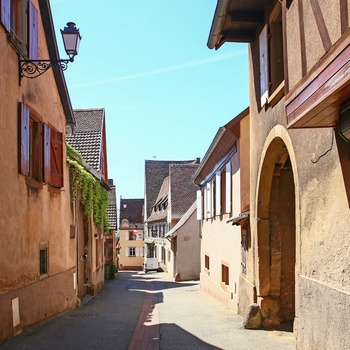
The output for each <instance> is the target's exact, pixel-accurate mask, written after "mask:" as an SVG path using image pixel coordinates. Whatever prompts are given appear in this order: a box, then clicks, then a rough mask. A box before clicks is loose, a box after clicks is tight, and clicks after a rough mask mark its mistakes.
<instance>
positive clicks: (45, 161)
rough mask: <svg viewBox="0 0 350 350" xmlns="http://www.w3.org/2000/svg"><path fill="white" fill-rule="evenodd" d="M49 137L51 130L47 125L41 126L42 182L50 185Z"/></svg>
mask: <svg viewBox="0 0 350 350" xmlns="http://www.w3.org/2000/svg"><path fill="white" fill-rule="evenodd" d="M50 135H51V130H50V127H49V126H48V125H47V124H45V123H44V124H43V164H44V182H45V183H47V184H48V183H50V173H51V171H50V170H51V169H50Z"/></svg>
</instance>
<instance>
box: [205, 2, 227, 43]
mask: <svg viewBox="0 0 350 350" xmlns="http://www.w3.org/2000/svg"><path fill="white" fill-rule="evenodd" d="M230 1H231V0H218V2H217V4H216V9H215V13H214V18H213V22H212V24H211V28H210V33H209V38H208V42H207V46H208V48H209V49H213V48H215V46H216V45H217V44H218V42H219V40H220V36H221V29H222V27H223V25H224V21H225V16H226V13H227V10H228V7H229V4H230Z"/></svg>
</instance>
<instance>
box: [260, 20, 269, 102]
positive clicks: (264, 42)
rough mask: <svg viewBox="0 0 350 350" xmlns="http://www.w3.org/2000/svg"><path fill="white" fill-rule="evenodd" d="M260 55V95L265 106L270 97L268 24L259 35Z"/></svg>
mask: <svg viewBox="0 0 350 350" xmlns="http://www.w3.org/2000/svg"><path fill="white" fill-rule="evenodd" d="M259 55H260V96H261V107H263V106H264V105H265V103H266V101H267V98H268V97H269V67H268V62H269V61H268V60H269V57H268V26H267V25H265V27H264V28H263V30H262V31H261V33H260V35H259Z"/></svg>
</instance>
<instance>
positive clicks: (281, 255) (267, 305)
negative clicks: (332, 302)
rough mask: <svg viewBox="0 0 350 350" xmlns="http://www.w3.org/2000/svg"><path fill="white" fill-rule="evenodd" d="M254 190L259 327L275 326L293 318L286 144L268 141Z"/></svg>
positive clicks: (291, 188)
mask: <svg viewBox="0 0 350 350" xmlns="http://www.w3.org/2000/svg"><path fill="white" fill-rule="evenodd" d="M258 186H259V187H258V192H257V208H256V209H257V239H258V240H257V244H258V290H257V296H258V303H259V304H260V307H261V316H262V326H263V327H264V328H275V327H279V326H281V325H282V324H284V323H287V322H288V323H292V322H293V320H294V317H295V263H296V229H295V224H296V222H295V183H294V177H293V169H292V164H291V161H290V157H289V153H288V150H287V147H286V145H285V143H284V142H283V140H282V139H281V138H280V137H276V138H274V139H273V140H272V141H271V143H270V144H269V146H268V148H267V150H266V153H265V157H264V160H263V164H262V167H261V172H260V181H259V185H258Z"/></svg>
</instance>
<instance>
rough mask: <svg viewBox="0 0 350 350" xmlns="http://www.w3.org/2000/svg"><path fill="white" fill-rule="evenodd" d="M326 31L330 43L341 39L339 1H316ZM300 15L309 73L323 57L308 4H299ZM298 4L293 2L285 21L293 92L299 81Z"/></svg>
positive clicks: (290, 82)
mask: <svg viewBox="0 0 350 350" xmlns="http://www.w3.org/2000/svg"><path fill="white" fill-rule="evenodd" d="M317 3H318V5H319V7H320V10H321V13H322V20H324V23H325V26H326V28H327V31H328V34H329V39H330V41H331V43H332V45H334V43H335V42H336V41H337V40H338V39H339V38H340V36H341V20H340V8H341V7H340V1H339V0H333V1H329V0H320V1H317ZM302 8H303V11H302V14H303V18H304V32H305V47H306V50H305V52H304V54H305V57H306V70H307V72H308V71H310V69H311V68H312V67H314V66H315V64H317V62H318V61H319V60H320V59H321V58H322V56H323V55H324V54H325V53H326V51H327V50H325V48H324V46H323V43H322V40H321V36H320V32H319V29H318V26H317V22H316V19H315V16H314V14H313V10H312V6H311V2H310V1H302ZM299 11H300V8H299V2H298V1H293V2H292V4H291V6H290V8H289V10H288V11H287V13H286V18H287V23H286V24H287V53H288V57H287V59H288V66H289V71H288V72H289V88H290V89H292V88H293V87H294V86H295V85H296V84H297V83H298V82H299V80H300V79H301V78H302V71H301V59H302V54H301V52H302V51H301V41H300V27H299ZM349 15H350V7H348V16H349Z"/></svg>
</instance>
